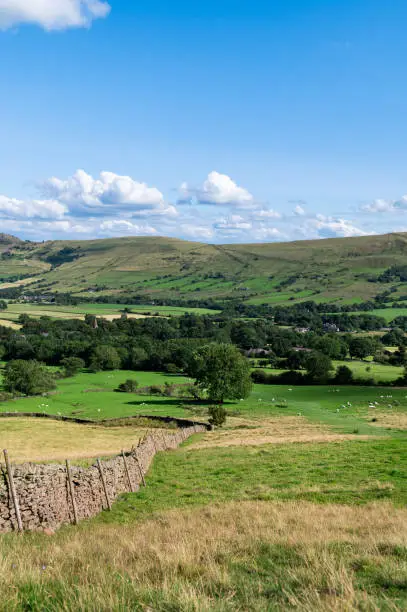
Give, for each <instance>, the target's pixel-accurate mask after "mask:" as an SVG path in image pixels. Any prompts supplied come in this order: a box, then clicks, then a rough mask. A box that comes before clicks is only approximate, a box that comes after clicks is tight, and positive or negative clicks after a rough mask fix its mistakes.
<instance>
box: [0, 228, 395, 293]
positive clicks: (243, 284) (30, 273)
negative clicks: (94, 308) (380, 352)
mask: <svg viewBox="0 0 407 612" xmlns="http://www.w3.org/2000/svg"><path fill="white" fill-rule="evenodd" d="M7 248H8V251H7V253H8V255H7V258H6V259H3V260H1V261H0V279H1V278H2V279H3V283H5V285H4V286H6V285H7V286H10V283H9V282H7V281H8V279H10V277H12V276H13V275H15V276H21V275H23V276H24V277H25V278H24V279H23V281H20V280H17V281H15V282H16V283H17V284H16V286H18V284H20V283H21V282H24V291H25V292H27V291H28V292H34V293H36V292H37V293H49V292H57V293H58V292H59V293H71V294H75V295H78V296H83V297H86V298H91V297H92V295H94V293H95V292H97V293H98V294H99V295H105V296H109V295H110V296H112V297H113V296H114V297H118V296H126V295H137V296H138V297H139V298H141V299H144V301H145V302H147V303H151V302H153V301H154V299H164V300H165V299H171V300H173V299H180V300H184V301H186V300H192V301H194V300H195V301H199V300H202V299H205V298H211V299H215V300H219V299H224V298H234V299H239V300H245V301H247V302H248V303H251V304H261V303H268V304H271V305H273V304H274V305H276V304H290V303H292V302H301V301H304V300H313V301H315V302H317V303H320V302H322V303H323V302H330V303H336V304H352V303H359V302H361V301H362V298H361V296H363V299H364V300H368V299H373V298H374V297H375V296H377V295H378V294H380V293H382V292H383V291H388V290H390V291H391V293H392V299H393V301H397V300H401V301H402V300H403V290H404V287H403V283H402V282H400V281H397V279H395V280H394V281H392V282H382V281H380V280H379V279H380V278H381V275H382V274H383V273H384V272H385V271H386V270H387V269H389V268H390V267H391V266H394V265H396V264H397V265H400V264H402V265H403V264H404V263H405V261H406V253H407V241H406V235H405V234H402V233H398V234H390V235H386V236H366V237H358V238H340V239H326V240H317V241H305V240H304V241H299V242H291V243H268V244H251V245H245V244H240V245H208V244H201V243H197V242H186V241H182V240H176V239H167V238H120V239H109V240H93V241H60V242H56V241H53V242H47V243H44V244H43V243H41V244H35V243H25V242H22V241H18V239H14V244H13V245H12V247H10V246H8V247H7ZM1 287H2V285H1V284H0V289H1Z"/></svg>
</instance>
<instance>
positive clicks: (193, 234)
mask: <svg viewBox="0 0 407 612" xmlns="http://www.w3.org/2000/svg"><path fill="white" fill-rule="evenodd" d="M179 229H180V231H181V234H182V235H183V236H186V237H188V238H194V239H197V240H210V239H211V238H212V237H213V235H214V231H213V229H212V228H210V227H205V226H204V225H193V224H192V223H181V225H180V226H179Z"/></svg>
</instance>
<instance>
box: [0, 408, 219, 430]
mask: <svg viewBox="0 0 407 612" xmlns="http://www.w3.org/2000/svg"><path fill="white" fill-rule="evenodd" d="M10 418H13V419H14V418H24V419H51V420H54V421H64V422H68V423H78V424H79V425H103V424H105V423H107V424H114V423H115V422H120V421H132V420H137V419H140V420H143V419H148V420H149V421H156V422H157V423H165V424H174V425H176V426H177V427H181V428H185V427H194V426H195V425H196V426H203V427H205V429H206V430H208V431H210V430H211V429H212V427H211V425H209V424H208V423H204V422H202V421H192V420H190V419H182V418H179V417H171V416H160V415H150V414H135V415H130V416H129V415H127V416H122V417H112V418H110V419H98V420H95V419H81V418H79V417H72V416H63V415H59V414H49V413H46V412H0V419H10Z"/></svg>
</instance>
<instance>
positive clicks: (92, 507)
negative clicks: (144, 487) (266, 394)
mask: <svg viewBox="0 0 407 612" xmlns="http://www.w3.org/2000/svg"><path fill="white" fill-rule="evenodd" d="M206 430H207V426H206V425H204V424H200V423H199V424H198V423H196V424H193V425H189V426H186V427H183V428H181V429H177V430H170V431H168V432H165V433H164V432H162V433H158V432H157V433H155V434H150V435H148V436H147V437H145V438H144V440H142V442H141V443H140V444H139V446H137V447H136V448H133V449H132V450H131V451H129V452H126V453H125V459H124V458H123V456H122V455H119V456H117V457H114V458H113V459H109V460H107V461H102V462H101V468H102V471H103V475H104V478H105V483H106V490H107V495H108V497H109V500H110V502H113V501H114V500H115V499H116V498H117V496H118V495H120V494H121V493H125V492H128V491H130V490H133V491H137V490H138V488H139V487H140V485H141V484H142V474H143V475H145V474H146V473H147V471H148V469H149V467H150V465H151V462H152V460H153V458H154V455H155V454H156V453H157V452H159V451H165V450H169V449H175V448H177V447H178V446H179V445H180V444H181V443H182V442H183V441H184V440H186V439H187V438H188V437H189V436H191V435H193V434H194V433H198V432H203V431H206ZM125 463H126V464H127V469H128V475H129V477H130V481H131V486H130V483H129V478H128V475H127V471H126V465H125ZM12 472H13V478H14V484H15V489H16V493H17V498H18V502H19V507H20V513H21V519H22V526H23V530H24V531H25V530H27V531H28V530H30V531H36V530H44V529H51V530H55V529H57V528H58V527H60V526H61V525H63V524H67V523H73V522H74V510H73V503H72V498H71V495H70V490H69V482H68V471H67V468H66V466H64V465H37V464H34V463H25V464H22V465H17V466H12ZM70 472H71V477H72V483H73V491H74V499H75V502H76V508H77V516H78V520H82V519H85V518H89V517H92V516H95V515H96V514H98V513H99V512H101V511H102V510H103V509H105V508H107V505H108V504H107V500H106V494H105V491H104V488H103V483H102V479H101V474H100V470H99V467H98V465H97V464H95V465H93V466H91V467H89V468H81V467H77V466H71V468H70ZM17 528H18V524H17V517H16V512H15V508H14V504H13V499H12V495H11V490H10V482H9V479H8V475H7V470H6V469H5V467H4V466H3V465H2V468H1V473H0V532H6V531H13V530H17Z"/></svg>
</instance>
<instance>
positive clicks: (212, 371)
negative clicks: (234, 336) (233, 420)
mask: <svg viewBox="0 0 407 612" xmlns="http://www.w3.org/2000/svg"><path fill="white" fill-rule="evenodd" d="M190 374H191V376H193V377H194V378H195V379H196V382H195V384H196V385H197V386H198V387H199V388H200V389H202V390H206V393H207V394H208V397H209V399H210V400H211V401H212V402H216V403H220V404H222V403H223V401H224V400H225V399H240V398H245V397H247V396H248V395H249V393H250V391H251V387H252V381H251V377H250V366H249V362H248V361H247V359H246V358H245V357H243V355H241V353H240V352H239V350H238V349H237V348H236V347H235V346H234V345H233V344H216V343H213V344H208V345H206V346H203V347H201V348H200V349H198V350H197V351H196V352H195V354H194V359H193V364H192V367H191V371H190Z"/></svg>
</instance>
